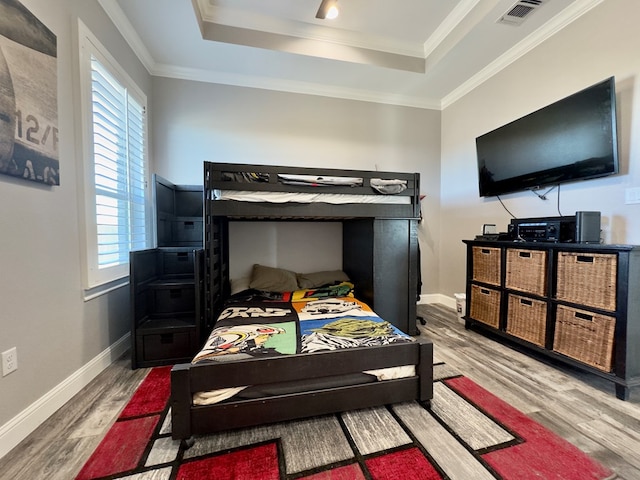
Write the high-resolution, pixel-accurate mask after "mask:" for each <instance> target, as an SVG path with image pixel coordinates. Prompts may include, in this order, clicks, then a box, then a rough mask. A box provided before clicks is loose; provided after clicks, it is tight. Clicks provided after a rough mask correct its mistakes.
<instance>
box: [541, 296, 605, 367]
mask: <svg viewBox="0 0 640 480" xmlns="http://www.w3.org/2000/svg"><path fill="white" fill-rule="evenodd" d="M615 328H616V319H615V317H610V316H608V315H600V314H596V313H593V312H588V311H585V310H578V309H575V308H571V307H567V306H564V305H558V310H557V312H556V325H555V337H554V340H553V350H554V351H556V352H559V353H562V354H564V355H567V356H568V357H571V358H573V359H575V360H579V361H580V362H582V363H586V364H587V365H591V366H592V367H595V368H597V369H599V370H603V371H605V372H610V371H611V370H612V363H613V338H614V333H615Z"/></svg>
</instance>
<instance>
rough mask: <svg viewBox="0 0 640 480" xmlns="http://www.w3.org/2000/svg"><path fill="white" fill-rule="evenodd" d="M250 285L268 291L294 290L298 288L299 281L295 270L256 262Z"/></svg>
mask: <svg viewBox="0 0 640 480" xmlns="http://www.w3.org/2000/svg"><path fill="white" fill-rule="evenodd" d="M249 287H250V288H255V289H256V290H264V291H267V292H292V291H294V290H296V289H297V288H298V281H297V279H296V274H295V272H292V271H290V270H285V269H283V268H274V267H265V266H264V265H258V264H255V265H254V266H253V271H252V272H251V281H250V282H249Z"/></svg>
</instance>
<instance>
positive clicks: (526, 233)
mask: <svg viewBox="0 0 640 480" xmlns="http://www.w3.org/2000/svg"><path fill="white" fill-rule="evenodd" d="M509 233H510V235H511V238H513V239H514V240H521V241H525V242H562V243H575V242H577V243H600V212H576V214H575V216H572V217H540V218H522V219H518V218H514V219H513V220H511V223H510V224H509Z"/></svg>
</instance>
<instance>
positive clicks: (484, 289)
mask: <svg viewBox="0 0 640 480" xmlns="http://www.w3.org/2000/svg"><path fill="white" fill-rule="evenodd" d="M480 293H482V294H483V295H491V291H490V290H487V289H486V288H481V289H480Z"/></svg>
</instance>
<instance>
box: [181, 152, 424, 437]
mask: <svg viewBox="0 0 640 480" xmlns="http://www.w3.org/2000/svg"><path fill="white" fill-rule="evenodd" d="M225 172H232V173H236V172H246V173H253V172H257V173H263V174H268V176H269V181H268V182H264V183H246V182H235V181H225V180H224V178H223V173H225ZM278 173H286V174H297V175H299V174H302V175H327V176H343V177H360V178H363V180H364V183H363V186H362V187H345V186H330V187H312V186H293V185H283V184H281V183H279V182H278V179H277V174H278ZM372 178H383V179H402V180H406V181H407V185H408V188H407V189H406V190H405V191H404V192H402V193H401V194H400V195H403V196H406V197H408V198H409V199H410V200H409V203H407V204H402V205H398V204H355V203H354V204H344V205H331V204H327V203H311V204H300V203H286V204H270V203H254V202H238V201H229V200H225V201H216V200H214V199H213V198H214V197H213V190H214V189H223V190H262V191H278V192H301V191H302V192H305V191H311V192H314V193H349V194H365V195H366V194H373V193H374V192H373V190H372V189H371V186H370V181H371V179H372ZM419 197H420V177H419V174H417V173H396V172H377V171H376V172H372V171H362V170H336V169H312V168H299V167H276V166H264V165H245V164H220V163H210V162H205V164H204V231H205V235H204V237H205V238H204V247H205V266H204V271H205V280H204V290H205V292H204V306H203V308H204V312H205V323H206V325H205V327H204V329H203V330H204V331H205V332H209V331H211V329H212V328H213V322H214V319H215V318H217V315H218V313H219V312H220V311H221V309H222V305H223V304H224V302H225V301H226V299H227V298H228V297H229V295H230V282H229V244H228V242H229V239H228V225H229V222H230V221H233V220H243V221H246V220H255V221H261V220H262V221H282V220H287V221H332V222H335V221H340V222H342V224H343V270H344V271H345V272H346V273H347V275H348V276H349V277H350V278H351V280H352V281H353V283H354V284H355V285H356V292H355V293H356V297H357V298H360V299H361V300H363V301H365V302H366V303H367V304H369V305H370V306H371V307H372V308H373V309H374V310H375V311H376V313H378V315H380V316H381V317H382V318H384V319H385V320H387V321H389V322H391V323H392V324H394V325H395V326H397V327H398V328H400V329H401V330H403V331H405V332H406V333H408V334H410V335H416V334H417V333H418V331H417V327H416V325H415V321H416V298H417V283H418V268H419V266H418V264H417V262H418V258H417V256H418V240H417V223H418V221H419V218H420V198H419ZM202 340H203V341H204V339H202ZM400 365H415V366H416V375H415V376H414V377H409V378H403V379H397V380H385V381H381V382H375V383H365V384H358V385H349V386H345V387H337V388H325V389H320V390H312V391H306V392H302V393H296V394H287V395H278V396H270V397H263V398H259V399H250V400H247V399H238V400H234V399H230V400H227V401H225V402H222V403H219V404H214V405H207V406H195V405H193V403H192V398H193V394H194V393H196V392H200V391H208V390H215V389H220V388H225V387H233V386H245V385H268V384H270V383H274V382H285V381H296V380H304V379H309V378H318V377H325V376H331V375H341V374H349V373H359V372H362V371H364V370H374V369H379V368H387V367H394V366H400ZM432 396H433V345H432V344H431V342H429V341H427V340H425V339H417V341H416V342H412V343H398V344H391V345H384V346H377V347H366V348H354V349H346V350H338V351H332V352H317V353H309V354H297V355H286V356H282V357H270V358H255V359H249V360H246V361H240V362H229V363H225V364H215V365H212V364H197V365H191V364H181V365H176V366H174V368H173V369H172V371H171V407H172V435H173V438H174V439H188V438H190V437H192V436H193V435H198V434H206V433H211V432H216V431H221V430H227V429H231V428H239V427H246V426H252V425H258V424H265V423H271V422H278V421H285V420H292V419H296V418H304V417H309V416H314V415H322V414H328V413H335V412H341V411H347V410H352V409H356V408H366V407H372V406H378V405H386V404H391V403H397V402H403V401H409V400H419V401H422V402H428V401H430V400H431V398H432Z"/></svg>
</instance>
